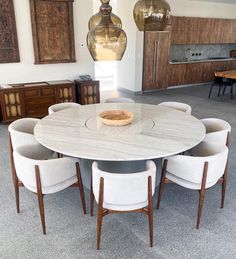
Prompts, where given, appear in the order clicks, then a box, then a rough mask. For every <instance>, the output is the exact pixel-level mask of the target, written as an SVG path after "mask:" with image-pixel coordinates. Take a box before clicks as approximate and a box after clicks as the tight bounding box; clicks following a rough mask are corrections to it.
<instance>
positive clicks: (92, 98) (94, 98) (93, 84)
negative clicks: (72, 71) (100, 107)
mask: <svg viewBox="0 0 236 259" xmlns="http://www.w3.org/2000/svg"><path fill="white" fill-rule="evenodd" d="M74 82H75V94H76V102H77V103H80V104H82V105H84V104H93V103H100V90H99V86H100V85H99V81H94V80H91V81H79V80H75V81H74Z"/></svg>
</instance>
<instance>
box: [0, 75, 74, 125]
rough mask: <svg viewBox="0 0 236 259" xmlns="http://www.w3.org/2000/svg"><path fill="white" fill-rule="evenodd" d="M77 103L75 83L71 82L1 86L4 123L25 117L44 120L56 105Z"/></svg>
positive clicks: (0, 98)
mask: <svg viewBox="0 0 236 259" xmlns="http://www.w3.org/2000/svg"><path fill="white" fill-rule="evenodd" d="M73 101H75V89H74V83H73V82H72V81H69V80H63V81H48V82H34V83H25V84H24V83H23V84H22V83H21V84H9V85H4V86H0V102H1V114H2V121H3V122H4V123H10V122H12V121H14V120H16V119H19V118H24V117H33V118H42V117H44V116H46V115H47V114H48V107H49V106H51V105H52V104H55V103H62V102H73Z"/></svg>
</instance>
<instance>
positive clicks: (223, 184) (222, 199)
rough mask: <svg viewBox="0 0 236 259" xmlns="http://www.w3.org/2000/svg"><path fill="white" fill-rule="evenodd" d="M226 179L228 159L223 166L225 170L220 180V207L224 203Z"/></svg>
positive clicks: (222, 206)
mask: <svg viewBox="0 0 236 259" xmlns="http://www.w3.org/2000/svg"><path fill="white" fill-rule="evenodd" d="M227 179H228V161H227V163H226V166H225V172H224V175H223V182H222V191H221V208H222V209H223V208H224V204H225V191H226V185H227Z"/></svg>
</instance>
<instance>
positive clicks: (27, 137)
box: [8, 118, 40, 150]
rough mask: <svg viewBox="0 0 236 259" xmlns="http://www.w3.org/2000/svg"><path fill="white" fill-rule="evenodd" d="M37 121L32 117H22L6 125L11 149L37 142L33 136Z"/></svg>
mask: <svg viewBox="0 0 236 259" xmlns="http://www.w3.org/2000/svg"><path fill="white" fill-rule="evenodd" d="M39 121H40V120H39V119H34V118H23V119H19V120H16V121H14V122H12V123H11V124H10V125H9V126H8V131H9V133H10V136H11V143H12V148H13V150H15V149H16V148H18V147H20V146H23V145H27V144H38V142H37V141H36V139H35V137H34V127H35V126H36V124H37V123H38V122H39Z"/></svg>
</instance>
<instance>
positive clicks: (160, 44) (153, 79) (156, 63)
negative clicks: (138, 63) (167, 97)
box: [143, 32, 171, 90]
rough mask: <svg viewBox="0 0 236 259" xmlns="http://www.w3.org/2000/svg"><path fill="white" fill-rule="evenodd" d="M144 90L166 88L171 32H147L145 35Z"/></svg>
mask: <svg viewBox="0 0 236 259" xmlns="http://www.w3.org/2000/svg"><path fill="white" fill-rule="evenodd" d="M144 35H145V36H144V42H145V45H144V65H143V90H152V89H156V88H158V89H159V88H165V87H167V84H168V78H167V77H166V73H165V71H166V70H167V69H168V65H169V55H170V37H171V34H170V32H145V34H144Z"/></svg>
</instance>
